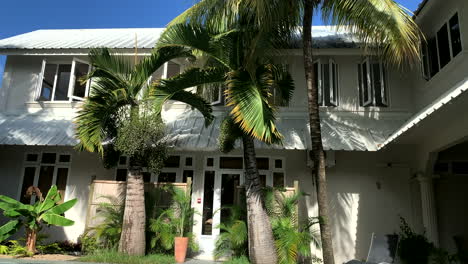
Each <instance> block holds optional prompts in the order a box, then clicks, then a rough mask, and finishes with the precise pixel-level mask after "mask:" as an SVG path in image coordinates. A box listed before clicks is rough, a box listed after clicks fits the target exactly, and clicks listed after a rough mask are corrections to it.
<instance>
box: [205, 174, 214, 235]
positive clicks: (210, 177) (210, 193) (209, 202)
mask: <svg viewBox="0 0 468 264" xmlns="http://www.w3.org/2000/svg"><path fill="white" fill-rule="evenodd" d="M214 187H215V172H214V171H206V172H205V184H204V190H203V213H202V235H212V234H213V201H214V199H213V198H214Z"/></svg>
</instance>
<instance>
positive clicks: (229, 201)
mask: <svg viewBox="0 0 468 264" xmlns="http://www.w3.org/2000/svg"><path fill="white" fill-rule="evenodd" d="M221 179H222V180H221V208H226V207H232V206H233V205H234V204H237V203H238V201H239V200H238V198H239V197H238V196H239V193H238V188H237V186H239V185H240V175H239V174H222V175H221ZM230 215H231V211H230V210H221V223H226V222H227V221H228V220H229V217H230Z"/></svg>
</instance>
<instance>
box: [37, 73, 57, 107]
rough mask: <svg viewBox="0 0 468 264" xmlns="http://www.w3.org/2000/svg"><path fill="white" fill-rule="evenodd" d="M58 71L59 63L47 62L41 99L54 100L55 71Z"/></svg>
mask: <svg viewBox="0 0 468 264" xmlns="http://www.w3.org/2000/svg"><path fill="white" fill-rule="evenodd" d="M56 71H57V64H46V66H45V69H44V76H43V78H42V87H41V94H40V96H39V101H50V100H52V90H53V89H54V81H55V72H56Z"/></svg>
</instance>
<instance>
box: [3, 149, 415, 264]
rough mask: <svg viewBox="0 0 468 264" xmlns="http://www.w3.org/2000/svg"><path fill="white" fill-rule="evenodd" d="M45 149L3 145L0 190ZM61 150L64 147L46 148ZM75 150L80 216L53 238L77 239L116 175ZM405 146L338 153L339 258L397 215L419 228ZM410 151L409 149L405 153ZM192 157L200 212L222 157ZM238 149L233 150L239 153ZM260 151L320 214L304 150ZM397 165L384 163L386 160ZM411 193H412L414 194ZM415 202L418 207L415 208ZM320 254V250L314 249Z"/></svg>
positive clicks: (71, 193)
mask: <svg viewBox="0 0 468 264" xmlns="http://www.w3.org/2000/svg"><path fill="white" fill-rule="evenodd" d="M44 149H45V148H25V147H1V148H0V175H1V178H2V180H3V181H5V182H7V183H8V185H7V184H3V185H1V186H0V193H1V194H5V195H9V196H13V197H15V195H17V193H18V187H19V184H20V181H21V177H22V175H21V173H22V170H21V169H22V162H21V161H22V159H23V157H24V152H25V151H26V150H36V151H38V150H39V151H40V150H44ZM55 149H57V150H61V151H63V150H64V148H48V149H47V151H54V150H55ZM65 150H67V151H70V152H71V153H72V165H71V172H70V174H69V178H68V186H67V190H66V197H65V198H66V199H72V198H78V200H79V201H78V204H77V205H76V206H75V207H74V208H73V209H71V210H70V211H68V212H67V213H66V217H68V218H71V219H73V220H75V221H76V224H75V225H74V226H72V227H66V228H64V229H62V228H55V231H54V233H53V236H52V237H51V240H56V239H59V240H62V239H70V240H75V239H76V238H77V237H78V236H79V235H80V234H81V233H82V232H83V231H84V224H85V220H86V204H87V201H88V188H89V186H88V185H89V183H90V181H91V178H92V177H93V176H96V178H97V179H113V178H114V175H115V170H113V169H111V170H106V169H104V168H103V167H102V166H101V163H100V161H99V159H98V157H97V156H96V155H92V154H89V153H76V152H74V151H73V150H72V149H70V148H65ZM404 150H406V149H404V148H403V149H401V148H399V149H395V150H386V151H383V152H378V153H376V152H336V153H335V154H336V166H334V167H332V168H329V169H328V171H327V172H328V182H329V185H328V188H329V199H330V205H331V208H332V211H331V221H332V223H333V229H332V230H333V237H334V246H335V254H336V261H337V263H342V262H344V261H347V260H350V259H354V258H356V259H363V258H365V257H366V256H367V251H368V248H369V243H370V236H371V233H372V232H376V233H380V234H388V233H393V232H398V230H399V229H398V228H399V219H398V215H402V216H404V217H405V218H406V219H407V220H408V221H409V223H411V224H413V225H414V226H415V227H416V228H420V222H421V221H420V215H419V214H417V213H415V211H417V210H418V208H417V206H418V204H419V203H420V202H419V200H418V199H419V196H418V194H417V193H413V191H412V190H411V189H412V188H414V186H413V182H412V181H411V179H410V177H411V174H410V166H411V163H412V159H411V156H410V151H406V152H402V151H404ZM402 153H406V154H402ZM183 154H184V155H192V156H193V157H194V171H195V172H194V175H195V176H194V179H193V195H192V203H193V205H194V207H195V209H196V210H197V211H198V212H202V208H203V207H202V206H203V203H200V204H198V203H197V198H200V197H202V194H203V177H201V176H202V175H203V164H204V160H205V157H207V156H210V157H218V156H219V155H220V153H217V152H197V153H195V152H184V153H183ZM241 154H242V153H241V152H239V151H235V152H233V153H230V155H241ZM257 155H258V156H271V157H280V158H284V159H285V169H286V183H287V186H291V187H292V186H293V181H294V180H298V181H299V186H300V189H301V191H303V192H305V193H307V194H309V195H308V196H306V197H305V198H304V200H303V201H301V203H300V217H301V218H304V217H311V216H316V215H317V206H316V198H315V195H314V194H315V187H314V186H313V184H312V179H311V176H310V170H309V168H308V167H307V165H306V164H307V161H306V152H305V151H299V150H291V151H280V150H275V151H272V150H258V151H257ZM392 162H393V163H394V164H399V165H398V166H395V167H391V168H389V167H385V166H386V164H388V163H392ZM412 194H413V195H412ZM415 207H416V208H415ZM195 222H197V223H198V224H196V225H195V226H194V230H193V231H194V233H196V234H197V233H198V234H199V233H200V232H201V224H200V223H201V222H202V221H201V216H198V215H197V216H196V219H195ZM316 253H318V254H319V252H316Z"/></svg>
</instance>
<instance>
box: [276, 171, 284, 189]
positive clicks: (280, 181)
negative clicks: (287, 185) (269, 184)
mask: <svg viewBox="0 0 468 264" xmlns="http://www.w3.org/2000/svg"><path fill="white" fill-rule="evenodd" d="M273 187H275V188H284V173H282V172H273Z"/></svg>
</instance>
